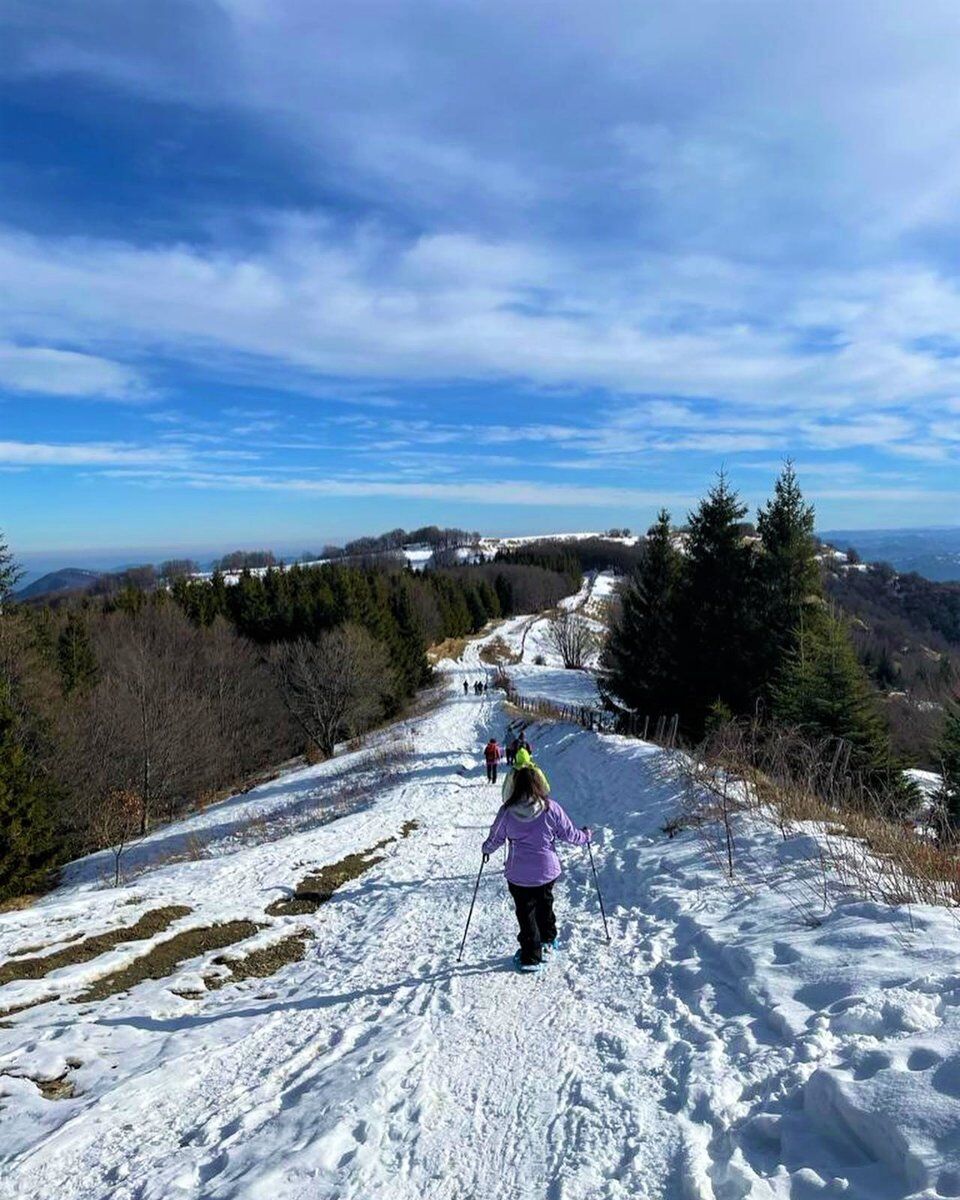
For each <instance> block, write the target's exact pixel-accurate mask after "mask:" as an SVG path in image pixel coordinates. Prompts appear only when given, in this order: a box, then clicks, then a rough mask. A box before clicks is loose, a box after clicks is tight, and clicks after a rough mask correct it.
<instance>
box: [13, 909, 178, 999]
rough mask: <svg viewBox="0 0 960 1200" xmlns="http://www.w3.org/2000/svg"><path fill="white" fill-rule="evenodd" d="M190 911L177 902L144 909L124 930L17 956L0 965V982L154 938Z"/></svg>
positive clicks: (42, 972) (36, 976) (38, 974)
mask: <svg viewBox="0 0 960 1200" xmlns="http://www.w3.org/2000/svg"><path fill="white" fill-rule="evenodd" d="M189 912H190V909H189V908H184V907H183V905H180V904H170V905H167V906H166V907H165V908H154V909H152V910H151V911H150V912H146V913H144V914H143V916H142V917H141V918H140V920H139V921H137V923H136V924H135V925H128V926H127V927H126V928H123V929H111V930H109V932H107V933H98V934H95V935H94V936H93V937H89V938H86V939H85V940H84V941H82V942H77V943H75V944H74V945H72V946H67V947H65V948H64V949H63V950H58V951H57V952H56V953H55V954H45V955H44V956H43V957H42V958H16V959H11V960H10V961H9V962H5V963H3V964H2V965H0V984H4V983H10V982H11V981H12V980H14V979H42V978H43V977H44V975H49V974H50V972H51V971H57V970H59V969H60V968H61V967H73V966H76V965H77V964H78V963H85V962H90V961H91V959H94V958H98V957H99V956H100V955H101V954H104V953H105V952H106V951H107V950H112V949H113V948H114V946H119V945H121V944H122V943H124V942H141V941H143V940H144V939H145V938H151V937H155V936H156V935H157V934H158V933H163V931H164V930H165V929H167V928H168V927H169V926H170V925H172V924H173V922H174V921H176V920H178V919H179V918H180V917H185V916H187V914H188V913H189Z"/></svg>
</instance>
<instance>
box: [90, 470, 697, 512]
mask: <svg viewBox="0 0 960 1200" xmlns="http://www.w3.org/2000/svg"><path fill="white" fill-rule="evenodd" d="M107 473H108V474H110V475H111V476H113V477H114V478H125V479H132V480H136V479H140V480H143V481H144V482H148V483H169V482H173V483H176V484H177V485H187V486H190V487H195V488H203V489H213V490H217V489H223V490H240V491H260V492H284V493H288V494H293V495H301V496H305V497H306V496H316V497H353V498H357V497H364V496H386V497H391V498H394V499H403V500H438V501H448V502H453V503H460V502H468V503H471V504H480V505H484V506H485V507H486V506H494V507H497V506H503V505H510V504H515V505H520V506H523V507H535V508H540V507H543V508H557V507H571V508H578V507H583V508H607V507H618V506H620V507H627V506H636V505H642V506H649V505H651V504H664V503H666V504H676V505H684V504H688V503H689V502H690V501H691V495H688V494H687V493H675V494H670V493H667V494H665V493H664V492H663V491H661V490H659V489H651V490H644V489H640V488H620V487H582V486H579V485H577V484H551V483H527V482H524V481H522V480H513V479H488V480H484V481H483V482H479V483H473V482H470V483H437V482H434V481H422V480H418V481H415V482H411V481H408V480H403V479H389V478H382V479H378V478H366V477H351V478H340V479H304V478H295V479H284V478H276V477H273V476H268V475H253V474H251V475H245V474H235V473H224V474H219V473H215V472H204V471H197V470H193V471H190V472H184V473H179V472H178V473H174V474H171V473H170V472H167V471H129V470H122V469H121V470H111V471H109V472H107Z"/></svg>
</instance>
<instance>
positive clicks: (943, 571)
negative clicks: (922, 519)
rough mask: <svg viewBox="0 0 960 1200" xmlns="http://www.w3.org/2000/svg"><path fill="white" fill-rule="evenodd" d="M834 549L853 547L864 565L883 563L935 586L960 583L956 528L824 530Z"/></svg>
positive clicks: (958, 530) (959, 531) (959, 534)
mask: <svg viewBox="0 0 960 1200" xmlns="http://www.w3.org/2000/svg"><path fill="white" fill-rule="evenodd" d="M820 537H822V538H823V540H824V541H825V542H829V543H830V544H831V545H832V546H836V547H837V549H838V550H846V548H847V547H848V546H853V548H854V549H855V550H856V551H857V553H858V554H859V555H860V557H861V558H862V559H863V560H864V562H887V563H890V565H891V566H892V567H895V568H896V569H897V570H898V571H901V572H903V573H904V574H908V573H909V572H911V571H915V572H916V573H917V574H918V575H923V576H924V578H926V579H932V580H933V581H934V582H936V583H948V582H951V581H954V580H960V526H944V527H942V528H927V529H826V530H823V531H822V532H821V533H820Z"/></svg>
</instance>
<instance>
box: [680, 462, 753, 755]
mask: <svg viewBox="0 0 960 1200" xmlns="http://www.w3.org/2000/svg"><path fill="white" fill-rule="evenodd" d="M746 511H747V509H746V505H745V504H743V503H742V502H741V500H740V497H739V496H738V495H737V493H736V492H735V491H733V489H732V488H731V487H730V485H729V483H728V482H727V478H726V476H725V475H724V474H723V472H721V473H720V475H719V477H718V479H717V482H716V483H715V484H714V485H713V487H712V488H711V489H710V491H709V492H708V493H707V495H706V497H705V498H704V499H703V500H702V501H701V502H700V505H699V506H698V508H697V509H696V511H695V512H693V513H692V514H691V515H690V518H689V536H688V539H687V547H686V550H687V553H686V556H685V558H684V560H683V569H682V574H681V584H680V590H679V604H678V607H677V614H678V615H677V621H678V624H677V629H678V637H677V662H678V683H679V687H680V695H681V705H680V717H681V721H682V723H683V724H684V726H685V727H686V729H687V730H688V731H689V732H691V733H693V734H694V735H696V736H699V735H700V734H701V733H702V732H703V729H704V724H705V721H706V718H707V714H708V713H709V711H710V709H711V708H712V706H713V705H714V704H715V703H716V702H717V701H722V702H723V703H724V704H726V705H727V706H728V707H729V708H730V709H731V710H732V711H733V712H734V713H744V712H748V711H749V710H750V708H751V707H752V705H753V702H754V699H755V697H756V694H757V691H758V688H757V679H756V671H755V642H756V639H755V624H754V605H753V585H754V568H753V559H754V555H753V551H752V549H751V547H750V545H749V543H747V542H745V541H744V537H743V531H742V528H741V526H740V522H741V521H742V520H743V517H744V514H745V513H746Z"/></svg>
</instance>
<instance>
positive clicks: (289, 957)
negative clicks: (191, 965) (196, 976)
mask: <svg viewBox="0 0 960 1200" xmlns="http://www.w3.org/2000/svg"><path fill="white" fill-rule="evenodd" d="M312 938H313V934H312V933H310V932H309V931H307V930H301V932H300V933H294V934H291V935H290V937H286V938H284V939H283V941H280V942H275V943H274V944H273V945H272V946H264V947H263V948H262V949H261V950H251V952H250V953H249V954H245V955H243V957H242V958H225V957H220V958H215V959H214V960H213V961H214V963H215V964H216V965H217V966H218V967H226V968H227V969H228V970H229V971H230V974H229V975H211V976H207V977H206V978H205V980H204V982H205V983H206V985H207V990H208V991H211V992H215V991H217V989H218V988H222V987H224V986H225V985H226V984H228V983H236V982H237V981H238V980H240V979H266V978H267V977H268V976H269V975H275V974H276V973H277V971H279V970H280V968H281V967H285V966H286V965H287V964H288V963H292V962H300V960H301V959H302V958H303V956H304V955H305V954H306V950H307V942H308V941H311V940H312ZM188 998H189V997H188Z"/></svg>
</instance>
